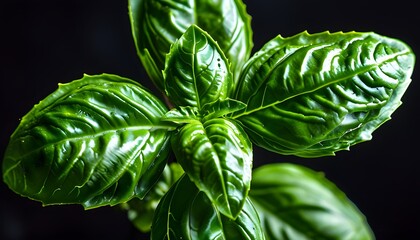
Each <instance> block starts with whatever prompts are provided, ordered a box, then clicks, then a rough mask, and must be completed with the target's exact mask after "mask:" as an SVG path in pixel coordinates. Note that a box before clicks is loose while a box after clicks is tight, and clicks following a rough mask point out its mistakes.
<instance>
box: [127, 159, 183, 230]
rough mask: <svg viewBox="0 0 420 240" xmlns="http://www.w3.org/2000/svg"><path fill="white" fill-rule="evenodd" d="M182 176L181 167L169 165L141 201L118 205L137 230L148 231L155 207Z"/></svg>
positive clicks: (173, 164) (135, 199) (137, 199)
mask: <svg viewBox="0 0 420 240" xmlns="http://www.w3.org/2000/svg"><path fill="white" fill-rule="evenodd" d="M183 174H184V170H183V169H182V167H181V165H179V164H177V163H170V164H169V165H166V166H165V169H164V171H163V172H162V175H161V176H160V178H159V181H158V182H157V183H156V184H155V185H154V186H153V188H152V189H151V190H150V191H149V192H148V193H147V195H146V196H145V197H144V198H143V199H139V198H133V199H131V200H130V201H128V202H126V203H122V204H120V207H121V208H122V209H123V210H124V211H126V212H127V216H128V219H129V220H130V221H131V222H132V223H133V225H134V226H135V227H136V228H137V229H139V230H140V231H142V232H149V231H150V229H151V227H152V221H153V216H154V214H155V210H156V207H157V205H158V204H159V202H160V200H161V199H162V197H163V196H164V195H165V194H166V193H167V192H168V191H169V189H170V188H171V186H172V185H174V184H175V183H176V182H177V181H178V179H179V178H180V177H181V176H182V175H183Z"/></svg>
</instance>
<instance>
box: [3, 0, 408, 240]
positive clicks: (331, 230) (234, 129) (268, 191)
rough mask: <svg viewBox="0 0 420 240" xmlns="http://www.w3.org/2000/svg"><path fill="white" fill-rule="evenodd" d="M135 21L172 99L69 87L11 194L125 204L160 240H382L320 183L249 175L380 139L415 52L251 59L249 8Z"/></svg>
mask: <svg viewBox="0 0 420 240" xmlns="http://www.w3.org/2000/svg"><path fill="white" fill-rule="evenodd" d="M128 8H129V17H130V21H131V29H132V34H133V39H134V42H135V45H136V50H137V53H138V56H139V58H140V60H141V62H142V64H143V66H144V67H145V69H146V72H147V73H148V75H149V77H150V79H151V81H152V82H153V83H154V85H155V86H156V88H157V89H159V91H160V92H161V93H162V95H163V97H162V99H161V98H159V97H157V96H155V95H154V94H153V93H152V92H151V91H149V89H146V88H145V87H143V86H142V85H141V84H140V83H139V82H137V81H134V80H131V79H127V78H124V77H121V76H117V75H113V74H101V75H93V76H91V75H84V76H83V78H81V79H79V80H74V81H72V82H70V83H66V84H60V85H59V87H58V89H57V90H56V91H55V92H53V93H52V94H50V95H49V96H47V97H46V98H45V99H44V100H42V101H41V102H40V103H39V104H37V105H35V106H34V107H33V109H32V110H31V111H30V112H28V113H27V114H26V115H25V116H24V117H23V118H22V120H21V122H20V124H19V126H18V127H17V129H16V130H15V132H14V133H13V135H12V136H11V138H10V142H9V144H8V146H7V149H6V153H5V156H4V160H3V180H4V182H5V183H6V184H7V185H8V186H9V187H10V189H12V190H13V191H15V192H16V193H18V194H20V195H22V196H25V197H28V198H31V199H34V200H37V201H41V202H42V203H43V204H44V205H51V204H81V205H83V206H84V207H85V208H86V209H91V208H96V207H101V206H105V205H110V206H116V205H118V206H120V207H121V208H122V209H124V210H126V211H127V212H128V217H129V218H130V220H132V222H133V224H134V225H135V226H136V227H137V228H138V229H139V230H141V231H145V232H148V231H150V232H151V238H152V239H171V238H175V239H373V238H374V235H373V233H372V231H371V229H370V228H369V225H368V224H367V222H366V219H365V218H364V216H363V214H362V213H361V212H360V211H359V210H358V209H357V207H356V206H355V205H354V204H352V202H351V201H350V200H349V199H348V198H347V197H346V196H345V194H344V193H343V192H341V191H340V190H339V189H338V188H337V187H336V186H335V185H334V184H333V183H331V182H330V181H328V180H327V179H326V178H325V177H324V176H323V175H322V174H320V173H317V172H315V171H312V170H310V169H308V168H306V167H303V166H299V165H296V164H292V163H272V164H267V165H265V166H262V167H259V168H257V169H253V161H254V156H253V145H257V146H260V147H262V148H264V149H266V150H267V151H272V152H275V153H278V154H279V155H296V156H300V157H303V158H317V157H321V156H332V155H334V154H335V152H337V151H341V150H348V149H349V148H350V147H351V146H352V145H354V144H357V143H360V142H364V141H367V140H370V139H371V138H372V132H373V131H375V130H376V129H377V128H378V127H379V126H381V125H382V124H383V123H384V122H386V121H388V120H389V119H390V116H391V114H392V113H393V112H394V111H395V110H396V109H397V108H398V107H399V106H400V104H401V98H402V96H403V94H404V93H405V91H406V89H407V88H408V86H409V84H410V81H411V79H410V78H411V74H412V71H413V68H414V63H415V55H414V53H413V52H412V50H411V49H410V47H409V46H407V45H406V44H405V43H403V42H402V41H400V40H398V39H393V38H389V37H386V36H381V35H379V34H376V33H373V32H335V33H330V32H320V33H316V34H309V33H308V32H306V31H305V32H301V33H299V34H296V35H295V36H292V37H282V36H281V35H278V36H276V37H275V38H273V39H271V40H270V41H268V42H267V43H266V44H265V45H264V46H263V47H262V48H261V49H260V50H258V51H256V52H255V53H254V54H252V56H251V52H252V48H253V42H252V29H251V17H250V16H249V15H248V14H247V12H246V7H245V5H244V4H243V3H242V1H241V0H223V1H214V0H203V1H192V0H171V1H166V0H165V1H163V0H159V1H156V0H154V1H152V0H129V1H128ZM165 102H166V103H167V104H165ZM256 160H258V159H256Z"/></svg>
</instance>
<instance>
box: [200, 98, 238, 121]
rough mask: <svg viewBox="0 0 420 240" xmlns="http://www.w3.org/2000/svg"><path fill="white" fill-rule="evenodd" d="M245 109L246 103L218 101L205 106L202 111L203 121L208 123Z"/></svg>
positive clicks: (230, 100)
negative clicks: (213, 119) (209, 120)
mask: <svg viewBox="0 0 420 240" xmlns="http://www.w3.org/2000/svg"><path fill="white" fill-rule="evenodd" d="M245 107H246V104H245V103H243V102H240V101H238V100H235V99H230V98H227V99H218V100H216V101H215V102H212V103H207V104H205V105H204V106H203V108H202V109H201V114H202V115H203V116H204V117H203V121H206V120H208V119H212V118H217V117H223V116H226V115H228V114H231V113H234V112H236V111H239V110H242V109H244V108H245Z"/></svg>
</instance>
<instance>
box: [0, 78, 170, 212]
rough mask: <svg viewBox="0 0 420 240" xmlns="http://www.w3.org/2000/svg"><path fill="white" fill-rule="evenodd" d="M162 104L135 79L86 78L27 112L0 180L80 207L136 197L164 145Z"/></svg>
mask: <svg viewBox="0 0 420 240" xmlns="http://www.w3.org/2000/svg"><path fill="white" fill-rule="evenodd" d="M166 112H167V109H166V107H165V105H164V104H163V103H162V102H161V101H160V100H159V99H157V98H156V97H154V96H153V95H152V94H151V93H150V92H149V91H147V90H146V89H144V88H143V87H142V86H141V85H139V84H138V83H137V82H134V81H132V80H129V79H126V78H122V77H118V76H115V75H108V74H103V75H97V76H88V75H85V76H84V77H83V78H82V79H79V80H75V81H73V82H71V83H67V84H60V85H59V88H58V89H57V90H56V91H55V92H54V93H52V94H51V95H49V96H48V97H46V98H45V99H44V100H42V101H41V102H40V103H39V104H37V105H35V106H34V108H33V109H32V110H31V111H30V112H29V113H27V114H26V115H25V116H24V117H23V118H22V121H21V122H20V124H19V126H18V128H17V129H16V130H15V132H14V133H13V135H12V136H11V139H10V142H9V145H8V146H7V149H6V153H5V157H4V160H3V178H4V182H5V183H6V184H7V185H8V186H9V187H10V188H11V189H12V190H13V191H15V192H17V193H19V194H21V195H23V196H27V197H29V198H31V199H35V200H39V201H41V202H42V203H43V204H44V205H49V204H70V203H80V204H82V205H83V206H84V207H85V208H87V209H89V208H94V207H98V206H103V205H115V204H118V203H121V202H125V201H127V200H129V199H131V198H132V197H133V196H139V197H142V196H144V195H145V193H146V192H147V191H149V189H150V188H151V187H152V186H153V185H154V184H155V182H156V181H157V179H158V178H159V176H160V175H161V172H162V171H163V168H164V166H165V163H166V159H167V156H168V154H169V150H170V144H169V133H168V129H167V127H166V126H164V125H160V118H161V117H162V116H163V115H164V114H165V113H166Z"/></svg>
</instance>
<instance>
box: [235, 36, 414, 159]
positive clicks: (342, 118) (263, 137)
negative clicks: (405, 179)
mask: <svg viewBox="0 0 420 240" xmlns="http://www.w3.org/2000/svg"><path fill="white" fill-rule="evenodd" d="M414 60H415V57H414V54H413V52H412V51H411V49H410V48H409V47H408V46H407V45H406V44H404V43H402V42H400V41H398V40H396V39H391V38H387V37H384V36H380V35H377V34H375V33H357V32H348V33H341V32H338V33H333V34H331V33H329V32H323V33H318V34H313V35H310V34H308V33H307V32H303V33H301V34H298V35H296V36H293V37H290V38H282V37H280V36H278V37H276V38H274V39H273V40H271V41H270V42H268V43H267V44H266V45H265V46H264V47H263V48H262V49H261V50H260V51H259V52H257V53H256V54H255V55H254V56H253V57H252V58H251V59H250V61H249V62H248V63H247V65H246V67H245V68H244V71H243V72H242V73H243V75H242V76H241V79H240V85H239V87H238V91H237V94H236V96H237V99H238V100H239V101H242V102H244V103H245V104H247V108H246V109H245V110H243V111H239V112H236V113H235V114H236V116H235V118H237V119H238V120H239V121H240V122H241V123H242V124H243V126H244V128H245V130H246V131H247V132H248V133H249V135H250V138H251V140H253V142H254V143H256V144H257V145H259V146H261V147H264V148H266V149H268V150H271V151H274V152H278V153H280V154H294V155H298V156H302V157H318V156H324V155H334V153H335V152H336V151H338V150H346V149H348V148H349V146H351V145H354V144H356V143H359V142H362V141H367V140H370V139H371V137H372V135H371V134H372V132H373V131H374V130H375V129H377V128H378V127H379V126H380V125H381V124H382V123H384V122H385V121H387V120H389V119H390V116H391V114H392V113H393V112H394V111H395V109H396V108H397V107H398V106H399V105H400V104H401V101H400V99H401V97H402V96H403V94H404V92H405V90H406V88H407V87H408V85H409V83H410V81H411V79H410V77H411V74H412V71H413V68H414Z"/></svg>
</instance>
